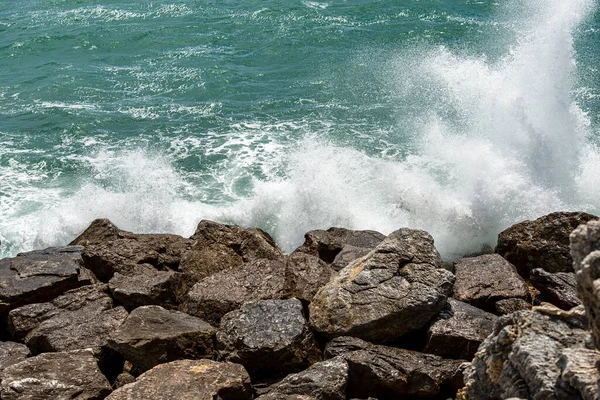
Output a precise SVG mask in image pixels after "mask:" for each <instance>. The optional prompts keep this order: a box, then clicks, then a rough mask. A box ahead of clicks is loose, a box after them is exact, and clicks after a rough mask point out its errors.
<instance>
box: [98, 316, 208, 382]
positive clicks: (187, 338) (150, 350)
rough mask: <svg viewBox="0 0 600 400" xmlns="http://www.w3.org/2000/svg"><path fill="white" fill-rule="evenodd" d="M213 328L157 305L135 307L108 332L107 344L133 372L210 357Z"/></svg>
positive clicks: (198, 320) (194, 318)
mask: <svg viewBox="0 0 600 400" xmlns="http://www.w3.org/2000/svg"><path fill="white" fill-rule="evenodd" d="M215 333H216V329H215V328H213V327H212V326H211V325H209V324H207V323H206V322H204V321H202V320H201V319H199V318H196V317H192V316H190V315H187V314H184V313H182V312H179V311H170V310H165V309H164V308H162V307H160V306H144V307H139V308H136V309H135V310H133V311H132V312H131V314H129V316H128V317H127V319H126V320H125V322H124V323H123V325H121V326H120V327H118V328H117V329H116V330H115V331H114V332H112V333H111V335H110V338H109V341H108V345H109V347H111V348H112V349H113V350H115V351H117V352H119V353H121V354H122V355H123V356H124V357H125V359H126V360H128V361H130V362H131V363H132V364H133V366H134V368H135V370H136V372H145V371H147V370H149V369H151V368H153V367H155V366H156V365H158V364H163V363H166V362H170V361H175V360H180V359H201V358H212V357H213V356H214V352H215V349H214V337H215Z"/></svg>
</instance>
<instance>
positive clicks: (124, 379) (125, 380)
mask: <svg viewBox="0 0 600 400" xmlns="http://www.w3.org/2000/svg"><path fill="white" fill-rule="evenodd" d="M133 382H135V376H133V375H131V374H130V373H129V372H121V373H120V374H119V375H117V378H116V379H115V382H114V383H113V385H112V387H113V390H115V389H118V388H120V387H123V386H125V385H127V384H130V383H133Z"/></svg>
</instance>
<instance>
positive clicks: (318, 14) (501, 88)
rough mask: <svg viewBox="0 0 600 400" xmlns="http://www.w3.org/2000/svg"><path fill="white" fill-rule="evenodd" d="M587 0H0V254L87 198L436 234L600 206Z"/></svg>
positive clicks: (64, 228) (593, 14)
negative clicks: (404, 229)
mask: <svg viewBox="0 0 600 400" xmlns="http://www.w3.org/2000/svg"><path fill="white" fill-rule="evenodd" d="M599 68H600V12H599V11H598V9H597V4H596V2H595V1H593V0H569V1H566V0H518V1H517V0H505V1H488V0H479V1H477V0H420V1H416V0H406V1H404V0H379V1H374V0H318V1H317V0H314V1H309V0H269V1H266V0H248V1H240V0H235V1H233V0H219V1H215V0H201V1H191V0H188V1H182V0H180V1H177V0H171V1H143V0H136V1H131V0H130V1H125V0H106V1H102V2H91V1H85V0H21V1H11V0H0V241H1V244H0V256H3V257H5V256H11V255H14V254H16V253H17V252H19V251H24V250H30V249H34V248H42V247H47V246H53V245H63V244H66V243H68V242H69V241H70V240H72V239H73V238H74V237H75V236H76V235H77V234H78V233H80V232H81V231H82V230H83V229H85V228H86V227H87V226H88V225H89V223H90V222H91V221H92V220H93V219H94V218H99V217H103V218H109V219H111V220H112V221H113V222H114V223H115V224H116V225H117V226H119V227H120V228H122V229H126V230H130V231H135V232H172V233H177V234H181V235H185V236H189V235H191V234H192V233H193V231H194V228H195V226H196V224H197V223H198V222H199V221H200V220H201V219H212V220H217V221H221V222H226V223H235V224H240V225H244V226H257V227H261V228H263V229H265V230H266V231H268V232H269V233H271V234H272V236H273V237H274V238H275V239H276V241H277V242H278V243H279V245H280V246H281V247H282V248H283V249H285V250H287V251H290V250H292V249H294V248H295V247H296V246H298V245H299V244H301V242H302V240H303V234H304V233H305V232H306V231H308V230H310V229H318V228H328V227H330V226H342V227H347V228H352V229H375V230H379V231H381V232H383V233H386V234H387V233H389V232H391V231H393V230H395V229H398V228H400V227H404V226H409V227H413V228H420V229H425V230H427V231H428V232H430V233H431V234H432V235H433V237H434V239H435V241H436V246H437V247H438V249H439V250H440V251H441V252H442V254H443V255H444V256H445V257H446V258H452V257H456V256H459V255H461V254H465V253H469V252H475V251H479V250H480V249H481V248H482V247H485V246H494V245H495V241H496V237H497V234H498V232H500V231H501V230H503V229H505V228H506V227H508V226H510V225H512V224H514V223H516V222H519V221H521V220H523V219H531V218H536V217H538V216H541V215H543V214H545V213H548V212H551V211H558V210H582V211H588V212H592V213H600V148H599V145H600V71H599V70H598V69H599Z"/></svg>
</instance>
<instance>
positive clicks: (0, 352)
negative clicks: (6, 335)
mask: <svg viewBox="0 0 600 400" xmlns="http://www.w3.org/2000/svg"><path fill="white" fill-rule="evenodd" d="M30 355H31V352H30V351H29V349H28V348H27V346H25V345H23V344H21V343H15V342H0V372H1V371H2V370H3V369H4V368H6V367H8V366H10V365H13V364H16V363H19V362H21V361H23V360H25V359H26V358H27V357H29V356H30Z"/></svg>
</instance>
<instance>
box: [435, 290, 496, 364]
mask: <svg viewBox="0 0 600 400" xmlns="http://www.w3.org/2000/svg"><path fill="white" fill-rule="evenodd" d="M497 319H498V317H496V316H495V315H494V314H490V313H488V312H485V311H483V310H480V309H479V308H476V307H473V306H471V305H469V304H467V303H463V302H461V301H458V300H455V299H448V304H447V305H446V307H444V309H443V310H442V312H440V314H439V315H438V316H437V317H436V318H435V320H434V322H433V323H432V324H431V325H430V326H429V329H428V330H427V344H426V346H425V349H424V350H423V351H424V352H426V353H431V354H435V355H438V356H440V357H443V358H455V359H464V360H471V359H473V356H474V355H475V352H477V348H478V347H479V345H480V344H481V342H483V340H484V339H485V338H486V337H487V336H488V335H489V334H490V333H492V331H493V330H494V324H495V323H496V320H497Z"/></svg>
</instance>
